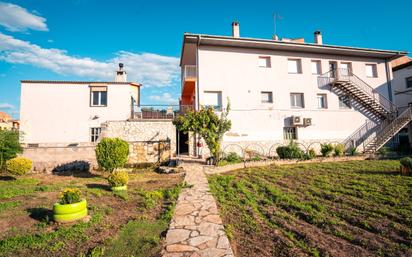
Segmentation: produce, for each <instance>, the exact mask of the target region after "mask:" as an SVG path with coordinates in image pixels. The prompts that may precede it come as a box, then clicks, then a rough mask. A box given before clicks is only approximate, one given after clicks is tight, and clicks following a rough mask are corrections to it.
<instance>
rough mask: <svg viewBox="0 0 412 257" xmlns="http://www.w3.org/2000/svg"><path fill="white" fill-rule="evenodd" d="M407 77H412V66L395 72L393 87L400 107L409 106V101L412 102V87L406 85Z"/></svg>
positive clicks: (396, 101)
mask: <svg viewBox="0 0 412 257" xmlns="http://www.w3.org/2000/svg"><path fill="white" fill-rule="evenodd" d="M407 77H412V66H408V67H405V68H403V69H400V70H397V71H394V72H393V81H392V89H393V92H394V98H395V103H396V105H398V106H399V107H406V106H408V103H412V88H407V87H406V78H407ZM409 90H410V91H409ZM405 91H407V92H405ZM402 92H403V93H402Z"/></svg>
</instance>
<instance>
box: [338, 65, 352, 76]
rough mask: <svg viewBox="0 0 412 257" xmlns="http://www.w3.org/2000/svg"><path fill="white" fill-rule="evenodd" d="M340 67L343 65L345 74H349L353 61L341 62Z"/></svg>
mask: <svg viewBox="0 0 412 257" xmlns="http://www.w3.org/2000/svg"><path fill="white" fill-rule="evenodd" d="M340 67H341V70H342V75H343V76H348V75H349V74H350V72H351V71H352V63H350V62H342V63H341V64H340Z"/></svg>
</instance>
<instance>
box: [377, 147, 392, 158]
mask: <svg viewBox="0 0 412 257" xmlns="http://www.w3.org/2000/svg"><path fill="white" fill-rule="evenodd" d="M389 152H390V149H389V147H387V146H384V147H381V148H379V150H378V154H379V155H381V156H385V155H387V154H388V153H389Z"/></svg>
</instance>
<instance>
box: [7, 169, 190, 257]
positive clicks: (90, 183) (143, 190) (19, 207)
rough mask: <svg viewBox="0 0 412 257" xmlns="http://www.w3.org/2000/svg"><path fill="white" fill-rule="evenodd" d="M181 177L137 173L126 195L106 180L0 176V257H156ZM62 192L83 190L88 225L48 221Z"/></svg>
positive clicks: (102, 177) (83, 176)
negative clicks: (15, 178) (113, 190)
mask: <svg viewBox="0 0 412 257" xmlns="http://www.w3.org/2000/svg"><path fill="white" fill-rule="evenodd" d="M182 176H183V174H167V175H166V174H157V173H155V172H153V171H152V170H151V169H145V170H135V171H134V172H133V174H131V175H130V182H129V185H128V188H129V190H128V191H127V193H113V192H111V191H110V189H109V187H108V185H107V181H106V179H105V175H93V174H82V173H80V174H74V176H72V174H67V176H65V175H29V176H24V177H21V178H18V179H17V180H13V179H11V178H10V177H7V176H5V175H4V174H3V176H1V174H0V256H94V257H97V256H132V255H133V256H159V254H160V249H161V240H162V239H163V237H164V235H163V233H164V231H165V230H166V229H167V227H168V224H169V220H170V217H171V213H172V208H173V206H174V203H175V201H176V199H177V196H178V193H179V191H180V188H181V182H182V180H183V177H182ZM66 187H78V188H80V189H81V191H82V193H83V196H84V197H85V198H86V199H87V201H88V207H89V214H90V220H89V221H87V222H78V223H76V224H70V225H58V224H56V223H54V222H53V221H52V206H53V204H54V203H55V202H56V201H57V200H58V197H59V193H60V191H61V190H62V189H64V188H66Z"/></svg>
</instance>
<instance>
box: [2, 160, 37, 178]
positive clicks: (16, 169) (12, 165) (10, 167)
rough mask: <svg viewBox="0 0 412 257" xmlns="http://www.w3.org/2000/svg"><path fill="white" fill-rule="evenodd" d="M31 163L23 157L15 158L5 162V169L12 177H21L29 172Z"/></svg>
mask: <svg viewBox="0 0 412 257" xmlns="http://www.w3.org/2000/svg"><path fill="white" fill-rule="evenodd" d="M32 166H33V162H32V161H31V160H30V159H27V158H24V157H16V158H13V159H10V160H8V161H7V162H6V169H7V171H8V172H10V173H11V174H13V175H16V176H21V175H24V174H26V173H27V172H29V171H30V170H31V168H32Z"/></svg>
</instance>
